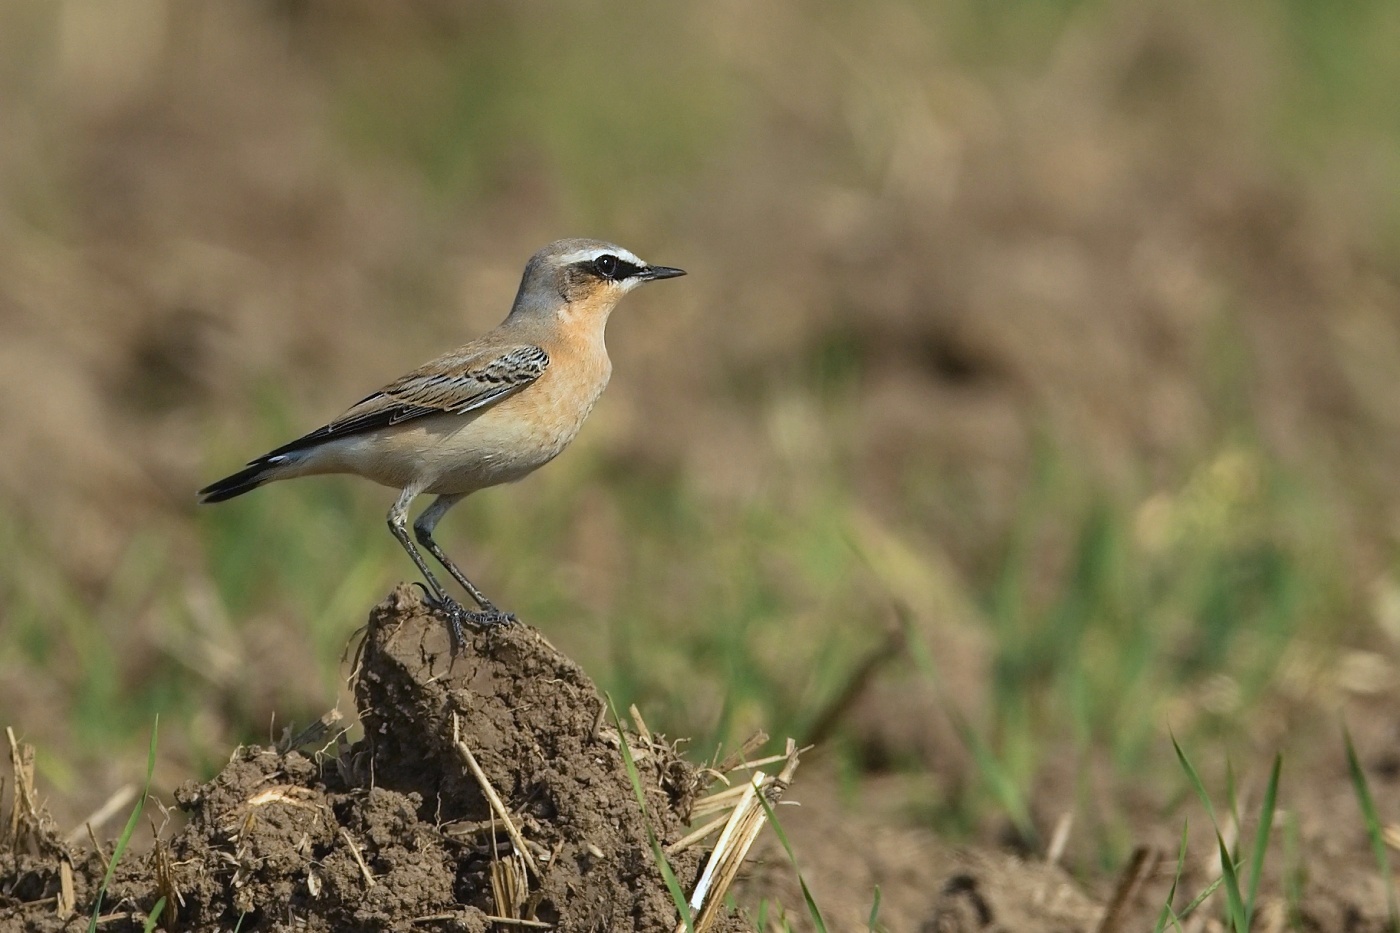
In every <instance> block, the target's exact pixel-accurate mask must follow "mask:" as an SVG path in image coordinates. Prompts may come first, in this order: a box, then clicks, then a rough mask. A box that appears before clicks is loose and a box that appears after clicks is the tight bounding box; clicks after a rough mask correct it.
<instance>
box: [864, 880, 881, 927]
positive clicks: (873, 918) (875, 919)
mask: <svg viewBox="0 0 1400 933" xmlns="http://www.w3.org/2000/svg"><path fill="white" fill-rule="evenodd" d="M865 926H866V929H868V930H869V931H870V933H876V931H877V930H878V929H879V927H880V886H879V885H878V884H877V885H875V903H873V904H871V905H870V919H869V920H867V921H866V922H865Z"/></svg>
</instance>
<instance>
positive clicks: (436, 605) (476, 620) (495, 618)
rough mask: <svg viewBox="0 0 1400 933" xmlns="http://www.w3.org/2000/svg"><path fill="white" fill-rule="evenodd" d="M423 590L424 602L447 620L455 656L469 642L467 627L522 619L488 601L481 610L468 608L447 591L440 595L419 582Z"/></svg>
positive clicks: (483, 627)
mask: <svg viewBox="0 0 1400 933" xmlns="http://www.w3.org/2000/svg"><path fill="white" fill-rule="evenodd" d="M419 586H420V588H421V589H422V590H423V602H424V603H425V604H426V605H427V606H428V608H429V609H431V610H433V611H434V612H436V613H440V614H441V615H442V616H443V617H444V618H445V619H446V621H447V630H448V634H449V635H451V637H452V654H453V655H454V656H455V655H456V654H458V653H459V652H460V651H461V650H462V648H464V647H465V646H466V644H467V627H468V626H470V627H472V628H474V629H478V630H480V629H493V628H499V627H501V626H504V625H513V624H515V623H516V622H518V621H520V620H519V619H517V618H516V617H515V613H513V612H502V611H501V610H499V609H497V608H496V607H495V606H493V605H491V604H490V603H487V604H486V606H485V607H483V608H482V609H481V610H479V611H476V610H472V609H468V608H467V607H466V606H463V605H462V604H461V603H459V602H457V600H455V599H453V598H452V597H451V596H448V595H447V594H446V593H444V594H443V595H441V596H439V595H437V594H436V593H434V592H432V590H430V589H428V587H426V586H422V585H421V584H419Z"/></svg>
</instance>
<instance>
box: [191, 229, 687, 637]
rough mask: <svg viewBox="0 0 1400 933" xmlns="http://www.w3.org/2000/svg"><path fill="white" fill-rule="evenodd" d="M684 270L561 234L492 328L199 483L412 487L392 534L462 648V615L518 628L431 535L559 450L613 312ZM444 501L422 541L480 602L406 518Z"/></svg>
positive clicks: (601, 352)
mask: <svg viewBox="0 0 1400 933" xmlns="http://www.w3.org/2000/svg"><path fill="white" fill-rule="evenodd" d="M678 275H685V272H684V271H683V270H681V269H673V268H671V267H669V266H653V265H648V264H647V263H645V262H643V261H642V260H640V259H638V258H637V257H636V256H635V255H633V254H632V253H630V252H628V251H627V250H625V249H623V248H622V247H620V246H614V245H613V244H611V243H604V242H602V241H601V240H583V239H570V240H558V241H556V242H554V243H551V244H549V245H548V246H546V247H545V248H544V249H542V250H540V251H539V252H538V253H536V254H535V255H534V256H533V257H531V259H530V261H529V262H528V263H527V264H526V266H525V275H524V276H523V277H522V279H521V281H520V290H519V292H517V293H516V296H515V304H514V306H512V308H511V309H510V314H509V315H508V316H507V317H506V319H505V321H504V322H503V323H502V324H501V325H500V326H499V327H497V328H496V329H495V330H493V331H491V332H490V333H488V334H486V335H485V336H482V337H478V338H477V339H476V340H473V341H472V342H471V343H468V344H467V345H466V346H463V347H459V348H458V349H456V350H453V351H452V352H450V353H447V354H445V355H443V356H440V357H438V358H437V359H435V360H433V361H432V362H429V363H425V364H424V365H422V366H420V367H418V368H417V369H415V370H414V371H413V372H411V373H409V374H408V375H406V376H403V377H401V378H399V379H397V380H395V381H394V382H391V383H389V384H388V385H387V386H385V387H384V388H382V389H380V390H379V391H378V392H375V393H374V394H373V395H370V396H368V397H367V398H365V399H363V400H362V401H361V402H359V403H358V404H357V405H355V406H354V407H352V408H351V409H350V410H349V411H347V412H345V414H343V415H341V416H340V417H339V418H337V419H335V420H334V421H332V422H331V423H330V424H327V425H325V426H324V427H321V428H317V429H316V430H315V431H312V432H311V433H310V434H307V435H304V436H302V437H299V438H297V439H296V440H294V441H292V442H291V443H288V444H284V445H282V446H281V447H278V448H277V449H276V450H272V451H269V452H267V453H265V454H263V455H262V456H261V457H258V458H257V459H256V460H253V461H252V462H251V463H249V464H248V466H247V467H246V468H245V469H243V470H240V471H238V472H237V473H234V474H233V475H232V476H228V477H225V478H224V479H221V480H219V481H218V482H217V483H212V484H210V485H208V486H206V487H204V488H203V489H201V490H200V491H199V499H200V501H201V502H205V503H212V502H223V501H224V500H225V499H232V498H233V497H234V496H241V495H242V494H243V493H245V492H250V491H252V490H254V489H256V488H258V487H259V486H262V485H264V484H266V483H271V482H275V481H277V480H283V479H293V478H295V477H298V476H315V475H317V474H322V473H354V474H357V475H359V476H363V477H365V478H366V479H371V480H374V481H375V482H376V483H380V484H382V485H385V486H392V487H394V488H397V489H400V490H402V492H401V493H400V494H399V498H398V500H397V501H396V502H395V503H394V506H393V508H391V509H390V510H389V530H390V531H392V532H393V533H394V537H395V538H397V539H398V541H399V543H400V544H401V545H403V548H404V550H405V551H407V552H408V556H409V557H411V558H412V559H413V563H414V564H416V565H417V566H418V569H419V571H420V572H422V574H423V579H424V580H426V581H427V587H426V590H427V594H428V596H429V599H430V602H431V603H432V605H433V606H434V607H436V608H438V609H440V610H441V611H443V612H444V613H445V614H446V616H447V619H448V623H449V625H450V627H451V630H452V635H453V638H454V647H455V646H456V645H458V644H460V643H461V641H462V637H463V633H462V625H463V623H464V622H466V623H471V624H474V625H481V626H486V625H500V624H505V623H509V622H511V621H512V620H513V619H514V616H512V615H509V614H507V613H503V612H501V611H500V610H499V609H497V608H496V606H495V605H494V604H493V603H492V602H491V601H490V600H489V599H487V598H486V596H485V594H483V593H482V592H481V590H479V589H478V588H477V587H476V586H475V585H474V584H473V583H472V582H471V580H469V579H467V576H466V574H464V573H463V572H462V571H461V570H460V569H459V568H458V567H457V566H456V565H455V564H454V563H453V562H452V561H451V559H449V558H448V556H447V555H446V554H445V553H443V550H442V548H441V547H439V546H438V544H437V542H436V541H434V540H433V529H434V528H435V527H437V523H438V522H439V521H440V520H441V519H442V517H443V515H445V514H447V510H448V509H450V508H452V506H454V505H456V504H457V503H458V502H460V501H462V499H463V498H464V497H466V496H468V495H470V494H471V493H473V492H476V491H477V490H478V489H484V488H486V487H487V486H495V485H498V484H500V483H509V482H513V481H515V480H518V479H521V478H522V477H524V476H526V475H527V474H529V473H531V472H533V471H534V470H536V469H538V468H540V467H541V466H543V465H544V464H546V463H548V462H549V461H550V460H553V459H554V458H555V457H557V456H558V455H559V453H560V452H561V451H563V449H564V448H565V447H567V446H568V444H569V442H570V441H572V440H573V439H574V436H575V435H576V434H578V431H579V428H580V427H581V426H582V425H583V422H584V419H585V418H587V417H588V413H589V412H590V411H592V410H593V405H594V403H595V402H597V401H598V396H599V395H601V394H602V392H603V389H604V388H605V387H606V386H607V384H608V377H609V376H610V375H611V374H612V361H611V360H609V359H608V350H607V347H606V346H605V345H604V342H603V331H604V328H605V327H606V325H607V322H608V316H609V315H610V314H611V313H612V310H613V308H614V307H615V306H616V305H617V303H618V301H619V300H620V299H621V298H622V296H623V295H626V294H627V293H628V292H630V291H631V290H632V289H634V288H636V287H637V286H638V285H641V284H642V283H644V282H650V281H653V280H655V279H669V278H673V277H674V276H678ZM425 492H426V493H434V494H435V495H436V496H437V498H436V499H434V500H433V502H432V504H431V505H429V506H428V507H427V508H426V509H424V510H423V512H422V513H421V514H420V515H419V516H418V518H417V520H416V521H414V523H413V530H414V533H415V536H416V537H417V539H418V543H419V544H421V545H422V546H423V547H424V548H426V549H427V551H428V553H430V554H432V555H433V557H434V558H436V559H437V561H438V562H439V563H440V564H442V566H443V567H444V568H445V569H446V570H447V572H448V573H449V574H451V575H452V578H453V579H454V580H456V581H457V582H458V583H460V584H461V585H462V588H463V589H465V590H466V591H467V594H468V595H469V596H471V598H472V599H473V600H474V601H475V602H476V604H477V606H478V607H479V611H468V610H467V609H465V608H463V607H462V606H461V605H460V604H459V603H457V602H456V601H455V600H454V599H452V597H451V596H449V595H448V594H447V591H446V590H444V589H443V587H442V584H441V583H440V582H438V579H437V577H435V576H434V575H433V572H432V571H431V570H430V569H428V564H427V562H426V561H424V559H423V555H422V554H421V553H420V552H419V550H418V548H416V547H414V544H413V541H412V540H411V539H410V538H409V535H408V529H407V528H406V527H405V525H406V521H407V518H408V508H409V503H411V502H412V501H413V499H414V498H415V497H416V496H418V495H420V494H422V493H425Z"/></svg>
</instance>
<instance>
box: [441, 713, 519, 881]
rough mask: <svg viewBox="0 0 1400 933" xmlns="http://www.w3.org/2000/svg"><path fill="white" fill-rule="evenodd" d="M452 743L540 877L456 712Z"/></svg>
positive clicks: (511, 837) (453, 715)
mask: <svg viewBox="0 0 1400 933" xmlns="http://www.w3.org/2000/svg"><path fill="white" fill-rule="evenodd" d="M452 744H453V745H454V746H455V747H456V749H457V752H458V754H460V755H461V756H462V760H463V761H464V762H466V764H467V768H468V769H469V770H470V771H471V773H472V777H474V778H476V782H477V784H479V785H480V786H481V792H482V793H483V794H485V795H486V800H487V802H488V803H490V805H491V809H492V811H493V812H494V813H495V814H496V816H497V817H499V818H500V821H501V822H502V823H503V824H505V827H506V834H507V835H509V836H510V841H511V842H513V843H514V844H515V848H516V851H517V852H519V853H520V857H521V858H522V859H524V861H525V867H526V868H528V869H529V870H530V874H532V875H534V876H535V877H536V878H539V877H540V869H539V866H537V865H536V864H535V859H534V857H533V856H532V855H530V850H529V848H528V847H526V845H525V837H524V836H522V835H520V830H518V829H516V828H515V823H514V822H513V821H512V820H511V818H510V813H509V812H508V811H507V810H506V805H505V803H504V802H503V801H502V800H501V797H500V795H499V794H497V793H496V789H495V788H494V787H492V786H491V781H490V780H489V779H488V778H487V777H486V772H485V771H482V770H481V765H479V764H477V761H476V756H475V755H473V754H472V750H471V749H470V748H468V747H467V743H465V742H463V741H462V738H461V719H460V718H459V717H458V716H457V714H456V713H453V714H452Z"/></svg>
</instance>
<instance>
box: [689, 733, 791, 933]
mask: <svg viewBox="0 0 1400 933" xmlns="http://www.w3.org/2000/svg"><path fill="white" fill-rule="evenodd" d="M801 751H802V750H799V749H798V747H797V743H796V742H794V741H793V740H792V739H788V741H787V749H786V754H785V755H784V756H783V760H784V761H785V764H784V765H783V770H782V771H780V772H779V773H778V775H777V776H776V777H774V778H769V777H768V776H767V775H766V774H764V773H763V772H762V771H755V772H754V773H753V774H752V775H751V776H750V777H749V780H748V782H747V783H746V784H744V785H743V787H742V788H737V787H736V788H733V789H732V790H735V791H740V792H741V795H742V796H741V797H740V799H739V802H738V803H737V804H736V805H735V806H734V810H733V812H732V813H730V814H729V819H728V820H727V821H726V823H725V825H724V830H723V831H722V832H721V833H720V836H719V840H718V841H717V842H716V843H715V848H714V851H713V852H711V853H710V858H709V860H708V861H706V863H705V870H704V871H703V872H702V873H701V874H700V881H699V882H698V883H697V884H696V885H695V891H694V893H693V894H691V897H690V909H691V910H692V911H693V912H694V913H695V916H694V929H695V931H696V933H704V931H705V930H706V929H708V928H709V926H710V924H711V923H713V922H714V919H715V917H716V916H717V915H718V913H719V911H720V910H721V909H722V907H723V904H724V898H725V894H726V893H727V892H728V890H729V886H730V885H731V884H733V883H734V879H735V878H736V877H737V876H738V874H739V868H740V867H741V866H742V865H743V862H744V859H745V858H746V857H747V856H748V854H749V849H750V848H752V846H753V843H754V840H755V839H757V838H758V834H759V831H760V830H762V829H763V824H764V823H765V822H766V821H767V819H768V811H767V808H766V807H765V806H764V804H763V803H762V802H760V797H759V795H760V794H762V795H763V800H765V801H767V803H768V804H769V805H774V804H777V803H778V801H779V800H780V799H781V798H782V795H783V793H784V791H786V790H787V787H788V785H789V784H790V783H791V781H792V776H793V774H794V773H795V772H796V771H797V764H798V756H799V755H800V754H801ZM721 793H722V794H724V795H726V796H728V795H730V791H723V792H721ZM716 796H719V795H716ZM692 835H693V834H692ZM684 930H685V923H684V921H681V922H680V923H678V924H677V926H676V933H684Z"/></svg>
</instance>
